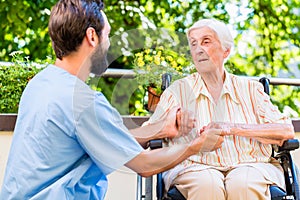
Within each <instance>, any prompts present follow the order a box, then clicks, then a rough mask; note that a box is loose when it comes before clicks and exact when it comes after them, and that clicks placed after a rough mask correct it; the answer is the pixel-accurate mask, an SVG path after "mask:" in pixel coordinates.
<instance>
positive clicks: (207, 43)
mask: <svg viewBox="0 0 300 200" xmlns="http://www.w3.org/2000/svg"><path fill="white" fill-rule="evenodd" d="M188 38H189V43H190V49H191V54H192V58H193V62H194V64H195V67H196V69H197V71H198V72H199V73H200V74H201V73H207V72H213V71H216V70H219V71H220V70H222V69H223V63H224V59H225V58H226V57H227V56H228V55H229V50H224V49H223V48H222V45H221V42H220V41H219V38H218V36H217V34H216V32H215V31H213V30H212V29H210V28H209V27H202V28H197V29H193V30H191V31H190V33H189V37H188ZM220 72H221V71H220Z"/></svg>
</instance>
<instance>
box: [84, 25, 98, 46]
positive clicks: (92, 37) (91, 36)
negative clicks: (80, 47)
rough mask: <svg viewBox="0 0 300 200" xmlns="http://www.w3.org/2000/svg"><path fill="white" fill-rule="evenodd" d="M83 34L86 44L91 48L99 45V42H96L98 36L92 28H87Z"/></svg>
mask: <svg viewBox="0 0 300 200" xmlns="http://www.w3.org/2000/svg"><path fill="white" fill-rule="evenodd" d="M85 34H86V35H85V37H86V39H87V41H88V43H89V44H90V45H91V46H93V47H96V46H97V44H98V43H99V41H98V39H99V38H98V35H97V34H96V31H95V29H94V28H92V27H89V28H87V29H86V33H85Z"/></svg>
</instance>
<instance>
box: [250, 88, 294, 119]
mask: <svg viewBox="0 0 300 200" xmlns="http://www.w3.org/2000/svg"><path fill="white" fill-rule="evenodd" d="M252 86H253V87H252V93H253V95H252V97H253V98H254V102H255V109H256V116H257V118H258V121H259V123H289V124H291V120H290V119H289V118H288V117H286V116H285V115H284V114H283V113H281V112H280V111H279V110H278V107H277V106H275V105H273V104H272V102H271V100H270V97H269V95H268V94H266V93H265V92H264V88H263V86H262V85H261V84H260V83H259V82H252Z"/></svg>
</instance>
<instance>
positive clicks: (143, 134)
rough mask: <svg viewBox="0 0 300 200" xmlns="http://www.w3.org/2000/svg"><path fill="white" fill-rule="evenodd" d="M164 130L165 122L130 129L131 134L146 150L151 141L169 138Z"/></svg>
mask: <svg viewBox="0 0 300 200" xmlns="http://www.w3.org/2000/svg"><path fill="white" fill-rule="evenodd" d="M162 130H163V122H162V121H161V122H157V123H155V124H150V125H146V126H142V127H138V128H135V129H130V130H129V131H130V133H131V134H132V135H133V136H134V137H135V139H136V140H137V141H138V142H139V143H140V144H141V145H142V146H143V147H144V148H146V146H147V143H148V142H149V141H150V140H153V139H158V138H165V137H167V134H166V132H164V131H162Z"/></svg>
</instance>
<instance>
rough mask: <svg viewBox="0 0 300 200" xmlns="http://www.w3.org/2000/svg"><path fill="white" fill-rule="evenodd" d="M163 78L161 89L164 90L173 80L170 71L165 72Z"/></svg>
mask: <svg viewBox="0 0 300 200" xmlns="http://www.w3.org/2000/svg"><path fill="white" fill-rule="evenodd" d="M161 79H162V84H161V90H162V91H164V90H165V89H166V88H167V87H169V85H170V83H171V81H172V75H171V74H170V73H165V74H163V75H162V77H161Z"/></svg>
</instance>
